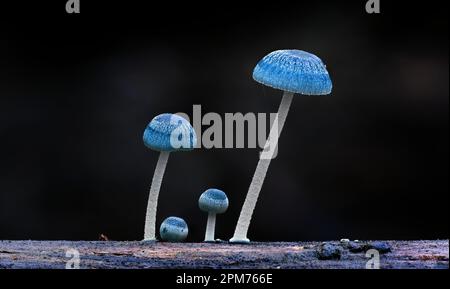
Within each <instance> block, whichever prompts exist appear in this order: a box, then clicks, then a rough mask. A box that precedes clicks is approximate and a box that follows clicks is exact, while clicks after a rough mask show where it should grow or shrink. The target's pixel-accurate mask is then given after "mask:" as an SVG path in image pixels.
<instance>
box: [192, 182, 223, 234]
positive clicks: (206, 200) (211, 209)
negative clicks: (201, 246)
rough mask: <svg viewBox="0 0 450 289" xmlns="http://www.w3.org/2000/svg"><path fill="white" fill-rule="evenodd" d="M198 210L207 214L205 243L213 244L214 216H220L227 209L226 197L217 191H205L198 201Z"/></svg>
mask: <svg viewBox="0 0 450 289" xmlns="http://www.w3.org/2000/svg"><path fill="white" fill-rule="evenodd" d="M198 206H199V207H200V210H202V211H204V212H207V213H208V222H207V223H206V233H205V242H214V240H215V239H214V231H215V227H216V214H222V213H224V212H225V211H226V210H227V209H228V198H227V195H226V194H225V193H224V192H223V191H221V190H218V189H208V190H206V191H205V192H204V193H203V194H202V195H201V196H200V198H199V199H198Z"/></svg>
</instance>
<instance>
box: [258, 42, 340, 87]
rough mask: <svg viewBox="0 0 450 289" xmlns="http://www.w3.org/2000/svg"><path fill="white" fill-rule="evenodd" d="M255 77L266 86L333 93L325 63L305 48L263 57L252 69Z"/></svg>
mask: <svg viewBox="0 0 450 289" xmlns="http://www.w3.org/2000/svg"><path fill="white" fill-rule="evenodd" d="M253 79H254V80H256V81H257V82H259V83H262V84H264V85H267V86H270V87H273V88H276V89H280V90H284V91H289V92H293V93H300V94H306V95H323V94H329V93H330V92H331V88H332V83H331V79H330V76H329V75H328V71H327V69H326V66H325V64H323V62H322V60H320V58H319V57H317V56H315V55H314V54H311V53H308V52H305V51H302V50H277V51H274V52H271V53H269V54H267V55H266V56H264V58H263V59H261V60H260V61H259V63H258V64H257V65H256V67H255V69H254V70H253Z"/></svg>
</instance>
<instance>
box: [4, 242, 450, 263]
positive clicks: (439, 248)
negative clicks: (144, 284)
mask: <svg viewBox="0 0 450 289" xmlns="http://www.w3.org/2000/svg"><path fill="white" fill-rule="evenodd" d="M326 244H327V246H328V245H330V246H331V247H332V249H337V250H338V251H339V252H338V255H339V256H338V257H337V256H331V257H330V258H329V259H327V257H326V256H325V257H324V258H320V254H319V253H320V252H321V250H323V249H324V246H323V243H322V242H253V243H251V244H229V243H226V242H220V243H213V244H211V243H164V242H152V243H143V242H138V241H133V242H119V241H0V268H15V269H16V268H46V269H64V268H66V266H68V267H73V266H74V264H76V258H77V257H79V260H80V262H79V267H80V268H85V269H94V268H221V269H231V268H233V269H255V268H257V269H284V268H298V269H300V268H327V269H328V268H342V269H346V268H349V269H350V268H351V269H364V268H366V264H367V262H368V261H369V259H371V257H373V256H369V257H366V252H367V250H366V249H368V248H369V247H370V246H369V247H367V246H366V245H367V244H370V242H368V241H367V242H360V243H359V244H365V245H364V246H366V247H364V246H363V247H362V249H361V250H350V249H349V248H351V246H350V247H349V246H348V245H347V244H348V242H341V241H333V242H326ZM385 244H388V246H389V247H390V252H387V253H381V254H380V258H379V260H380V262H379V264H380V268H383V269H394V268H430V269H434V268H443V269H448V255H449V241H448V240H432V241H429V240H423V241H386V242H385ZM352 251H353V252H352ZM77 254H79V256H77ZM322 257H323V256H322ZM75 266H76V265H75Z"/></svg>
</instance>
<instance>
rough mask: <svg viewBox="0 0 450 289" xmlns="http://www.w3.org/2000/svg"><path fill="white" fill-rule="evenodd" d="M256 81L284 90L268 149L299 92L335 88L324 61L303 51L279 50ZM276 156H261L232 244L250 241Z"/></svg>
mask: <svg viewBox="0 0 450 289" xmlns="http://www.w3.org/2000/svg"><path fill="white" fill-rule="evenodd" d="M253 79H254V80H255V81H257V82H259V83H261V84H264V85H266V86H269V87H272V88H275V89H279V90H282V91H283V98H282V100H281V104H280V106H279V108H278V113H277V117H276V118H275V122H274V124H273V125H272V128H271V129H270V134H269V138H268V139H267V141H266V145H265V146H264V147H265V148H267V147H268V146H269V145H270V146H272V145H274V146H275V147H276V145H277V143H278V137H279V134H280V133H281V130H282V129H283V126H284V123H285V121H286V117H287V114H288V112H289V107H290V105H291V102H292V98H293V96H294V94H295V93H298V94H305V95H325V94H329V93H331V89H332V83H331V79H330V76H329V75H328V71H327V69H326V66H325V65H324V64H323V62H322V60H320V58H319V57H317V56H315V55H314V54H311V53H308V52H305V51H301V50H277V51H274V52H271V53H269V54H268V55H266V56H265V57H264V58H263V59H261V60H260V61H259V63H258V64H257V65H256V67H255V69H254V70H253ZM276 124H278V130H277V127H275V125H276ZM272 155H273V153H272ZM272 155H269V156H266V155H264V157H262V156H263V154H261V156H260V159H259V161H258V165H257V167H256V171H255V174H254V175H253V179H252V182H251V184H250V187H249V189H248V192H247V196H246V198H245V201H244V205H243V206H242V209H241V213H240V215H239V220H238V223H237V225H236V229H235V232H234V236H233V238H231V239H230V242H234V243H248V242H250V241H249V239H248V238H247V231H248V227H249V226H250V221H251V218H252V214H253V210H254V208H255V206H256V202H257V200H258V196H259V193H260V191H261V187H262V185H263V182H264V178H265V176H266V173H267V170H268V168H269V164H270V160H271V159H272Z"/></svg>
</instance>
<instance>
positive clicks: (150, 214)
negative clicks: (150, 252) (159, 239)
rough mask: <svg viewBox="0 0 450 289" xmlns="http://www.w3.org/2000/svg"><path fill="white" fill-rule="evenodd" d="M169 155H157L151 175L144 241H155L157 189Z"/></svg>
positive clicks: (164, 153) (165, 153)
mask: <svg viewBox="0 0 450 289" xmlns="http://www.w3.org/2000/svg"><path fill="white" fill-rule="evenodd" d="M169 154H170V152H161V153H160V154H159V158H158V163H157V164H156V169H155V173H154V174H153V179H152V185H151V187H150V192H149V196H148V204H147V213H146V215H145V229H144V241H154V240H156V236H155V227H156V209H157V206H158V196H159V189H160V188H161V182H162V179H163V176H164V171H165V170H166V165H167V160H168V159H169Z"/></svg>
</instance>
